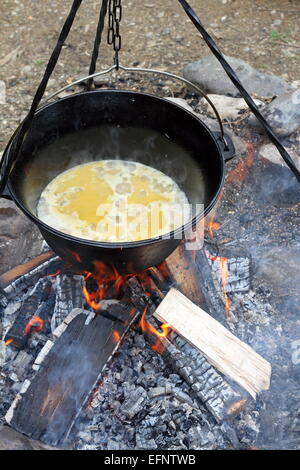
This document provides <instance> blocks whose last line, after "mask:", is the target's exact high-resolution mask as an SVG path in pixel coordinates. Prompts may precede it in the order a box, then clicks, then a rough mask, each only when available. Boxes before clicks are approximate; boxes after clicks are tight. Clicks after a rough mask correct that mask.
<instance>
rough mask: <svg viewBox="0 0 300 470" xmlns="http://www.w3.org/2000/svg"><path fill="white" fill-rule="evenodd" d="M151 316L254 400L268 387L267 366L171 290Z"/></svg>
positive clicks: (269, 366)
mask: <svg viewBox="0 0 300 470" xmlns="http://www.w3.org/2000/svg"><path fill="white" fill-rule="evenodd" d="M154 316H155V317H156V318H157V319H158V320H159V321H161V322H163V323H168V324H169V325H170V326H171V328H172V329H174V330H175V331H176V332H177V333H179V334H180V335H181V336H183V337H184V338H185V339H186V340H187V341H188V342H189V343H191V344H193V345H194V346H195V347H196V348H197V349H199V351H201V353H202V354H203V355H204V356H205V357H206V358H207V360H208V361H209V362H210V363H211V364H212V365H213V366H214V367H215V368H217V369H218V370H220V371H221V372H222V373H223V374H225V375H227V376H228V377H230V378H231V379H233V380H234V381H235V382H237V383H238V384H239V385H241V386H242V387H244V388H245V389H246V390H247V391H248V392H249V393H250V395H251V396H252V397H253V398H255V397H256V394H257V393H258V392H260V391H262V390H267V389H268V388H269V386H270V377H271V365H270V363H269V362H268V361H266V360H265V359H263V358H262V357H261V356H260V355H259V354H257V353H256V352H255V351H254V350H253V349H252V348H251V347H250V346H248V345H247V344H245V343H243V342H242V341H240V340H239V339H238V338H237V337H236V336H234V335H233V334H232V333H231V332H230V331H229V330H227V329H226V328H225V327H224V326H223V325H221V324H220V323H219V322H217V321H216V320H215V319H214V318H213V317H211V316H210V315H208V314H207V313H206V312H204V311H203V310H202V309H201V308H200V307H198V306H197V305H195V304H194V303H193V302H191V301H190V300H189V299H188V298H187V297H185V296H184V295H183V294H181V293H180V292H179V291H178V290H176V289H174V288H171V290H170V291H169V292H168V294H167V295H166V297H165V298H164V300H163V301H162V302H161V303H160V305H159V306H158V307H157V309H156V311H155V313H154Z"/></svg>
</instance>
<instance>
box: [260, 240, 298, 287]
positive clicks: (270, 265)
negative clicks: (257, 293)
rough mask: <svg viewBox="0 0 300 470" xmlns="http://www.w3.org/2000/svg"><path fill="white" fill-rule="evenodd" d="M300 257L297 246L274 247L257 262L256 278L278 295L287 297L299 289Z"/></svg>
mask: <svg viewBox="0 0 300 470" xmlns="http://www.w3.org/2000/svg"><path fill="white" fill-rule="evenodd" d="M299 256H300V249H299V247H297V246H292V247H286V246H278V247H273V248H270V249H268V250H266V251H265V252H264V255H263V256H261V257H260V258H259V259H258V260H257V269H256V277H257V280H258V282H261V283H265V284H267V285H268V287H269V288H270V289H271V290H272V292H274V293H276V294H277V295H286V294H287V293H288V292H290V291H294V292H297V291H298V289H299V282H300V275H299V263H298V260H299Z"/></svg>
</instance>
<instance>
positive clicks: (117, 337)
mask: <svg viewBox="0 0 300 470" xmlns="http://www.w3.org/2000/svg"><path fill="white" fill-rule="evenodd" d="M112 337H113V341H114V343H116V344H118V343H119V341H120V339H121V336H120V333H119V332H118V331H117V330H114V331H113V332H112Z"/></svg>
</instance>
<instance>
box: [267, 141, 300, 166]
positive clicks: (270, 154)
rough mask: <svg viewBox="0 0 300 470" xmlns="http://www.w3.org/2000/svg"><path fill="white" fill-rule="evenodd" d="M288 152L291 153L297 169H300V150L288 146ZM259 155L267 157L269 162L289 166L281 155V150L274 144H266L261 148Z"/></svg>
mask: <svg viewBox="0 0 300 470" xmlns="http://www.w3.org/2000/svg"><path fill="white" fill-rule="evenodd" d="M286 150H287V152H288V153H289V155H290V157H291V158H292V159H293V161H294V163H295V165H296V167H297V169H298V170H299V171H300V152H298V153H297V152H295V150H292V149H289V148H286ZM259 156H260V157H262V158H265V159H266V160H268V161H269V162H272V163H274V164H276V165H281V166H285V167H288V166H287V164H286V163H285V161H284V160H283V158H282V156H281V155H280V153H279V151H278V150H277V148H276V147H275V145H273V144H265V145H263V146H262V147H261V148H260V150H259Z"/></svg>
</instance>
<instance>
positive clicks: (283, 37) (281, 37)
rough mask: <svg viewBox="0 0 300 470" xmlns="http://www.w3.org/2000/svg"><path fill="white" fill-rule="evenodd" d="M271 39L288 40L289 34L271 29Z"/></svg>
mask: <svg viewBox="0 0 300 470" xmlns="http://www.w3.org/2000/svg"><path fill="white" fill-rule="evenodd" d="M270 39H271V41H285V42H287V39H288V34H286V33H280V32H279V31H275V30H273V31H271V32H270Z"/></svg>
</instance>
